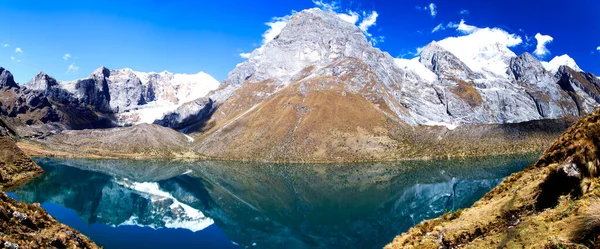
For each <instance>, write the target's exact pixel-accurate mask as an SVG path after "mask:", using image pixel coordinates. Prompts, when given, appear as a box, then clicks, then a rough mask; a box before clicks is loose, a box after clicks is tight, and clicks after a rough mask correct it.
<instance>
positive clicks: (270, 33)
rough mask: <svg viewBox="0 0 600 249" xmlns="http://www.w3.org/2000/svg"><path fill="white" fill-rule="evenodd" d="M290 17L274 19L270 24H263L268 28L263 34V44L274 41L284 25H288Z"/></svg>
mask: <svg viewBox="0 0 600 249" xmlns="http://www.w3.org/2000/svg"><path fill="white" fill-rule="evenodd" d="M290 17H291V15H287V16H283V17H274V18H273V19H272V20H271V21H270V22H267V23H265V24H266V25H267V26H269V29H268V30H267V32H265V33H264V34H263V44H265V43H267V42H270V41H272V40H273V39H275V37H277V36H278V35H279V34H280V33H281V30H283V28H284V27H285V25H286V24H287V23H288V21H289V20H290Z"/></svg>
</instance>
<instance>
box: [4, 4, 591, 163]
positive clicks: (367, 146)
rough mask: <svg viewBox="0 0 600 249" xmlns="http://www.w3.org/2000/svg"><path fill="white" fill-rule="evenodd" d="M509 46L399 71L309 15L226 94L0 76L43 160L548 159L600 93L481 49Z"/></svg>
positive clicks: (196, 87) (165, 75)
mask: <svg viewBox="0 0 600 249" xmlns="http://www.w3.org/2000/svg"><path fill="white" fill-rule="evenodd" d="M498 32H503V31H501V30H497V29H492V28H477V30H475V31H474V32H473V33H471V34H469V35H464V36H459V37H450V38H447V39H444V40H441V41H437V42H435V41H434V42H431V43H430V44H428V45H426V46H424V47H423V48H422V51H421V53H420V55H419V56H418V57H416V58H414V59H398V58H393V57H391V56H390V55H389V54H388V53H386V52H382V51H381V50H379V49H377V48H375V47H373V46H372V44H371V42H370V41H369V40H368V37H367V36H365V34H364V33H363V32H362V31H361V30H360V29H359V28H358V27H357V26H356V25H354V24H353V23H350V22H347V21H345V20H344V19H342V18H340V17H339V16H338V15H336V14H335V13H331V12H327V11H323V10H321V9H316V8H315V9H308V10H304V11H301V12H298V13H296V14H295V15H293V16H292V17H291V18H290V20H289V22H287V24H286V25H285V27H284V28H283V29H282V30H281V32H280V33H279V34H278V35H277V36H276V37H275V38H274V39H273V40H271V41H269V42H266V43H265V44H264V45H262V46H261V47H260V48H258V49H256V50H255V51H254V52H252V53H251V54H250V55H249V58H248V60H247V61H245V62H243V63H241V64H238V65H237V66H236V67H235V69H233V71H231V72H230V73H229V75H228V77H227V79H226V80H225V81H223V82H222V83H219V82H217V81H216V80H215V79H214V78H212V77H211V76H209V75H208V74H206V73H203V72H200V73H198V74H195V75H185V74H172V73H169V72H162V73H142V72H136V71H133V70H131V69H119V70H109V69H107V68H105V67H101V68H99V69H97V70H95V71H94V72H93V73H92V74H91V75H90V76H89V77H87V78H84V79H80V80H76V81H72V82H60V81H57V80H56V79H54V78H53V77H51V76H49V75H46V74H45V73H39V74H38V75H37V76H35V78H33V79H32V80H31V81H30V82H28V83H26V84H23V85H19V84H17V83H16V82H15V81H14V80H13V76H12V75H11V73H10V72H9V71H8V70H6V69H0V71H1V77H0V86H1V90H0V102H1V103H2V104H1V105H0V113H1V114H2V116H1V117H2V122H3V123H4V125H5V131H4V133H8V134H11V135H12V136H14V137H17V138H26V139H24V140H21V141H20V142H19V146H20V147H21V148H22V149H24V150H25V151H26V152H27V153H28V154H32V155H53V156H63V157H135V158H155V157H161V158H174V157H186V158H213V159H234V160H258V161H288V162H306V161H312V162H332V161H371V160H376V161H384V160H398V159H413V158H432V157H464V156H480V155H490V154H511V153H521V152H530V151H541V150H543V149H544V148H546V147H547V146H549V144H550V143H551V142H552V140H554V139H555V138H556V137H558V135H559V134H560V133H561V132H562V131H564V130H565V129H566V128H567V127H568V125H569V124H570V123H572V122H573V121H574V120H575V119H576V118H577V117H579V116H582V115H585V114H587V113H590V112H591V111H593V110H594V109H595V108H596V107H597V106H598V105H599V102H600V79H598V78H597V77H596V76H595V75H593V74H591V73H585V72H583V71H582V70H581V69H580V68H579V67H578V66H577V64H576V63H575V61H574V60H573V59H571V58H570V57H568V56H567V55H564V56H560V57H556V58H555V59H553V60H552V61H550V62H541V61H539V60H538V59H536V58H535V57H533V56H532V55H531V54H529V53H524V54H521V55H519V56H517V55H516V54H514V53H513V52H512V51H511V50H510V49H509V48H508V47H507V44H503V43H500V42H497V41H496V42H489V43H485V42H484V43H481V42H479V43H473V40H474V39H476V38H478V37H483V36H493V35H496V34H497V33H498ZM509 39H510V36H509ZM507 43H510V41H507ZM463 44H469V46H464V45H463ZM123 138H128V139H123ZM474 143H477V144H476V147H475V145H474Z"/></svg>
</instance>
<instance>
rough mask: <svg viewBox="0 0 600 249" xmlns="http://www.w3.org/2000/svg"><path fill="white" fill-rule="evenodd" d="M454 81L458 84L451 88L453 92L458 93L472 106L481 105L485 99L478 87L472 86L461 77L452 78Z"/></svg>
mask: <svg viewBox="0 0 600 249" xmlns="http://www.w3.org/2000/svg"><path fill="white" fill-rule="evenodd" d="M452 81H454V82H456V84H457V85H456V86H454V87H452V88H450V91H451V92H452V93H454V94H456V95H457V96H458V97H460V98H461V99H462V100H464V101H465V102H467V103H468V104H469V105H470V106H472V107H476V106H480V105H481V103H482V102H483V99H482V98H481V95H480V94H479V92H478V91H477V89H475V87H473V86H472V84H469V83H467V82H465V81H463V80H459V79H452Z"/></svg>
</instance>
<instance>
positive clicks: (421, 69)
mask: <svg viewBox="0 0 600 249" xmlns="http://www.w3.org/2000/svg"><path fill="white" fill-rule="evenodd" d="M394 62H395V63H396V66H398V67H399V68H401V69H404V70H406V71H411V72H413V73H415V74H417V75H418V76H419V77H421V78H422V79H424V80H426V81H429V82H434V81H436V80H437V78H438V77H437V75H435V73H433V72H432V71H431V70H429V68H427V67H425V66H424V65H423V64H421V63H420V62H419V58H418V57H417V58H414V59H411V60H408V59H402V58H395V59H394Z"/></svg>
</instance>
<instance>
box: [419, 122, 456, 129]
mask: <svg viewBox="0 0 600 249" xmlns="http://www.w3.org/2000/svg"><path fill="white" fill-rule="evenodd" d="M423 125H425V126H444V127H446V128H448V130H454V129H456V128H457V127H458V125H456V124H450V123H445V122H435V121H427V122H425V123H424V124H423Z"/></svg>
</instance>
